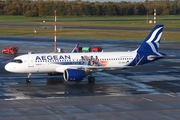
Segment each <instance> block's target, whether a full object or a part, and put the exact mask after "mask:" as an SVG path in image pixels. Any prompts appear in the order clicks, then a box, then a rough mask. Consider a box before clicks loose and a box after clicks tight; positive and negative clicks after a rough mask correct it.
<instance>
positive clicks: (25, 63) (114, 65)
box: [5, 25, 166, 83]
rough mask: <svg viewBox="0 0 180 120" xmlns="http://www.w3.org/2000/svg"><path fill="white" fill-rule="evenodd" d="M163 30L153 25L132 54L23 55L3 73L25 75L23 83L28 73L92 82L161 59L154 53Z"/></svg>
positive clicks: (28, 80) (163, 55)
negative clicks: (108, 73) (101, 75)
mask: <svg viewBox="0 0 180 120" xmlns="http://www.w3.org/2000/svg"><path fill="white" fill-rule="evenodd" d="M163 28H164V25H156V26H155V27H154V28H153V29H152V30H151V32H150V33H149V35H148V36H147V37H146V39H145V40H144V41H143V42H142V44H141V45H140V46H139V47H138V48H137V49H136V50H133V51H127V52H126V51H125V52H87V53H74V52H73V53H37V54H25V55H20V56H18V57H16V58H14V59H13V60H12V61H11V62H9V63H7V64H6V65H5V70H6V71H9V72H12V73H27V74H28V77H27V79H26V82H27V83H30V81H31V80H30V76H31V74H32V73H62V74H63V78H64V80H65V81H81V80H83V78H84V77H86V76H87V75H88V81H89V82H94V81H95V77H94V76H93V75H92V73H94V72H97V71H106V70H117V69H125V68H132V67H135V66H139V65H143V64H146V63H149V62H153V61H156V60H159V59H161V58H164V57H165V56H166V54H164V53H160V52H158V49H159V44H160V40H161V35H162V32H163Z"/></svg>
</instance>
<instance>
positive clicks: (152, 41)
mask: <svg viewBox="0 0 180 120" xmlns="http://www.w3.org/2000/svg"><path fill="white" fill-rule="evenodd" d="M162 29H163V27H160V28H158V29H156V30H155V31H154V32H153V33H152V35H151V37H150V38H149V39H148V40H147V41H146V43H147V44H149V46H150V47H151V50H152V51H153V52H154V53H156V54H157V55H161V54H160V53H158V51H157V50H158V48H159V42H160V39H161V35H162Z"/></svg>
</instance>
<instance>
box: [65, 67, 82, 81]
mask: <svg viewBox="0 0 180 120" xmlns="http://www.w3.org/2000/svg"><path fill="white" fill-rule="evenodd" d="M63 77H64V80H65V81H81V80H83V77H84V71H83V70H77V69H66V70H65V71H64V74H63Z"/></svg>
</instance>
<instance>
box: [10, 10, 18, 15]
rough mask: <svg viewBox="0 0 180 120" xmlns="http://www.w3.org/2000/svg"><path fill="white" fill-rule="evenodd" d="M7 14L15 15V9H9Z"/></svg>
mask: <svg viewBox="0 0 180 120" xmlns="http://www.w3.org/2000/svg"><path fill="white" fill-rule="evenodd" d="M8 15H16V11H15V10H11V11H10V12H8Z"/></svg>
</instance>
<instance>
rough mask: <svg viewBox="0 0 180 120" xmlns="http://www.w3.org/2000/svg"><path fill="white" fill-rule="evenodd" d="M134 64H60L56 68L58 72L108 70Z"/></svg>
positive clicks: (126, 67)
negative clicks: (120, 65) (107, 65)
mask: <svg viewBox="0 0 180 120" xmlns="http://www.w3.org/2000/svg"><path fill="white" fill-rule="evenodd" d="M131 67H132V66H123V67H104V66H87V65H59V67H57V68H56V72H60V73H63V72H64V70H66V69H78V70H84V71H85V72H87V71H91V72H95V71H106V70H119V69H128V68H131Z"/></svg>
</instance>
